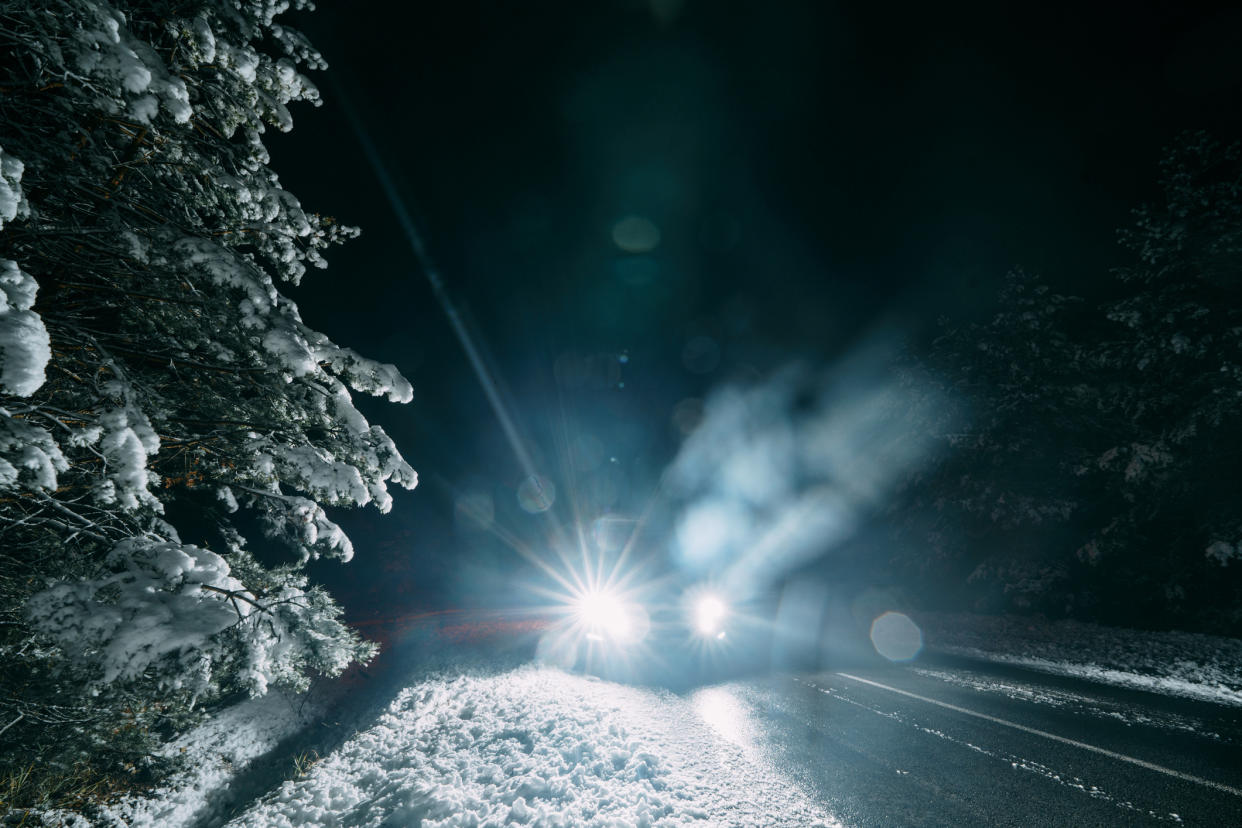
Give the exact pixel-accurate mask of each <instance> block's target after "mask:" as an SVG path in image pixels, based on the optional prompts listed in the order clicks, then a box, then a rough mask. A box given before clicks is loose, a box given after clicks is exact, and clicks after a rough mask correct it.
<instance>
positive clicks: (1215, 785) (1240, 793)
mask: <svg viewBox="0 0 1242 828" xmlns="http://www.w3.org/2000/svg"><path fill="white" fill-rule="evenodd" d="M836 675H838V676H841V677H842V678H847V679H849V680H850V681H857V682H859V683H861V684H869V685H871V686H872V687H878V688H880V689H881V690H887V691H889V692H890V693H897V694H899V695H902V696H909V697H910V698H912V699H918V700H919V701H921V702H927V703H928V704H934V705H936V706H938V707H943V708H945V709H947V710H953V711H955V712H957V713H964V714H966V715H967V716H974V717H975V718H977V719H984V720H985V721H989V722H992V723H994V724H998V725H1004V726H1005V727H1012V728H1013V729H1014V730H1021V731H1022V732H1023V733H1030V734H1032V735H1034V736H1042V737H1044V738H1045V739H1051V740H1052V741H1054V742H1060V743H1062V744H1065V745H1072V746H1074V747H1076V748H1082V749H1083V750H1089V751H1091V752H1093V753H1098V754H1100V755H1102V756H1107V757H1109V758H1110V759H1116V760H1118V761H1120V762H1129V763H1130V764H1131V765H1138V766H1139V767H1140V768H1146V769H1147V770H1150V771H1155V772H1156V773H1163V774H1165V775H1166V776H1172V777H1174V778H1176V779H1181V780H1184V781H1186V782H1193V783H1195V784H1196V785H1203V786H1204V787H1208V788H1212V789H1213V790H1217V791H1224V792H1225V793H1227V794H1233V795H1234V796H1237V797H1242V790H1239V789H1238V788H1233V787H1230V786H1229V785H1224V784H1222V783H1220V782H1213V781H1212V780H1210V779H1203V778H1201V777H1198V776H1192V775H1191V774H1189V773H1182V772H1181V771H1177V770H1173V769H1172V768H1166V767H1165V766H1164V765H1157V764H1155V763H1154V762H1146V761H1144V760H1142V759H1136V758H1134V757H1133V756H1126V755H1125V754H1124V753H1117V752H1116V751H1112V750H1108V749H1106V748H1102V747H1096V746H1095V745H1089V744H1087V743H1086V742H1080V741H1078V740H1077V739H1067V738H1066V737H1064V736H1058V735H1057V734H1055V733H1049V732H1048V731H1046V730H1037V729H1036V728H1033V727H1027V726H1026V725H1021V724H1018V723H1017V722H1011V721H1009V720H1007V719H1000V718H997V717H996V716H989V715H988V714H987V713H979V712H978V711H975V710H968V709H967V708H965V707H958V706H957V705H956V704H949V703H948V702H943V701H940V700H938V699H931V698H928V697H927V696H920V695H919V694H918V693H911V692H910V691H909V690H901V689H898V688H896V687H889V686H888V685H887V684H880V682H878V681H871V680H870V679H865V678H859V677H858V676H852V675H850V674H849V673H837V674H836Z"/></svg>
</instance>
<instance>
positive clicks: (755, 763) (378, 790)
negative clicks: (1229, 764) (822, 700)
mask: <svg viewBox="0 0 1242 828" xmlns="http://www.w3.org/2000/svg"><path fill="white" fill-rule="evenodd" d="M913 617H914V618H915V620H916V621H917V623H918V625H919V626H920V628H921V629H922V633H923V636H924V641H925V643H926V647H927V649H928V650H929V651H931V652H941V653H948V654H954V655H962V656H969V657H973V658H981V659H985V660H988V661H995V662H1003V663H1010V664H1016V665H1021V666H1025V667H1031V668H1035V669H1038V670H1042V671H1045V672H1049V673H1057V674H1063V675H1071V676H1076V677H1081V678H1087V679H1091V680H1095V681H1101V682H1106V683H1110V684H1119V685H1125V686H1130V687H1136V688H1141V689H1145V690H1154V691H1158V692H1164V693H1173V694H1178V695H1183V696H1191V697H1195V698H1199V699H1205V700H1211V701H1215V702H1223V703H1227V704H1232V705H1242V641H1239V640H1237V639H1229V638H1219V637H1212V636H1205V635H1195V634H1187V633H1150V632H1140V631H1133V630H1119V629H1110V628H1105V627H1099V626H1095V625H1090V624H1081V623H1072V622H1045V621H1038V620H1033V619H1025V618H1014V617H989V616H977V615H969V614H934V613H921V614H915V615H914V616H913ZM515 629H524V628H522V627H521V625H520V624H518V625H516V626H515V623H514V622H512V621H508V622H504V623H499V622H498V621H497V619H478V618H464V617H463V618H461V619H456V618H450V619H447V620H441V621H439V622H437V623H434V624H432V623H426V624H420V625H419V626H417V627H416V629H415V631H414V632H412V633H411V635H410V637H408V638H407V640H406V641H405V643H404V644H400V645H398V646H397V647H396V649H394V650H393V651H392V652H390V653H389V654H387V656H386V659H385V661H386V663H387V664H388V665H389V668H388V672H387V673H386V674H384V675H382V676H378V677H377V678H375V679H372V680H368V681H362V680H361V679H359V678H358V677H357V676H355V678H354V684H352V685H351V684H349V683H344V684H341V683H338V684H336V685H333V686H330V687H328V688H327V689H326V692H320V693H318V694H316V695H312V696H311V697H309V698H308V697H304V696H302V697H299V696H289V695H285V694H282V693H279V692H274V693H272V694H269V695H268V696H266V697H264V698H261V699H255V700H251V701H247V702H244V703H242V704H240V705H237V706H235V707H232V708H229V709H227V710H224V711H221V712H220V713H219V714H217V715H216V716H215V717H214V718H213V719H211V720H210V721H208V722H207V723H206V724H204V725H203V726H201V727H199V728H197V729H196V730H194V731H192V732H190V733H188V734H186V735H185V736H183V737H182V738H180V739H178V740H177V741H175V742H172V743H170V744H169V745H168V746H166V748H165V751H167V752H169V753H171V754H173V755H179V756H183V757H185V758H186V759H187V760H188V761H187V763H186V767H185V769H184V770H183V771H182V772H180V773H179V774H178V775H177V776H176V777H174V778H173V779H171V780H169V782H168V783H167V784H166V785H165V786H164V787H162V788H161V789H159V790H157V791H155V792H153V794H152V795H151V796H147V797H142V798H139V797H131V798H127V799H124V800H121V801H119V802H116V803H113V804H112V805H110V806H109V807H108V808H107V809H106V810H105V811H103V812H102V813H99V814H95V815H93V817H92V819H91V820H86V819H84V818H82V817H79V816H75V815H72V814H67V813H58V814H45V815H44V819H43V824H44V825H47V826H70V827H71V828H85V826H88V825H98V826H118V827H119V826H140V827H141V828H157V827H158V828H205V826H208V825H211V826H215V825H219V824H221V823H223V822H224V821H225V820H226V819H227V818H228V817H229V816H230V815H235V814H238V813H240V814H241V815H240V816H236V817H235V818H234V819H233V822H232V823H230V824H231V825H233V826H236V827H237V828H243V826H244V827H245V828H250V827H251V826H253V828H292V826H318V825H349V826H403V825H413V824H421V825H424V826H427V828H434V827H435V826H485V825H508V824H526V825H532V826H557V825H563V826H570V825H601V826H603V825H607V826H673V825H683V824H698V825H764V824H768V825H814V824H821V825H835V824H838V823H837V822H836V821H835V819H834V817H833V815H832V814H830V813H827V812H825V811H824V810H823V808H822V807H821V806H820V805H819V804H817V802H816V800H815V798H814V797H813V796H811V795H809V794H808V793H806V792H805V791H804V790H803V789H802V788H800V787H799V785H798V783H796V782H795V781H794V780H791V779H790V778H788V777H787V775H786V774H785V773H783V772H782V771H781V770H780V768H779V764H778V763H776V762H774V761H772V760H771V758H770V757H769V756H767V755H766V754H765V749H764V748H763V747H762V745H763V741H764V740H763V739H759V738H752V731H751V728H750V725H749V722H750V721H752V719H753V713H754V711H753V710H752V709H751V708H750V704H751V702H749V701H747V697H746V696H745V695H744V694H737V693H733V692H730V691H729V689H728V687H727V686H721V687H705V688H701V689H698V690H697V691H694V692H691V693H689V694H681V695H678V694H673V693H669V692H664V691H656V690H651V689H646V688H639V687H630V686H624V685H620V684H615V683H611V682H606V681H600V680H596V679H592V678H588V677H584V676H578V675H571V674H568V673H565V672H562V671H560V670H557V669H553V668H549V667H544V666H539V665H537V664H533V663H531V654H532V653H533V648H532V647H529V646H527V645H525V644H521V643H518V642H521V641H523V640H526V639H522V638H521V637H520V636H518V635H515V634H514V630H515ZM529 632H530V631H528V630H527V631H525V633H529ZM393 665H395V666H393ZM912 667H913V668H914V669H915V670H916V671H918V672H921V673H926V674H928V675H929V676H931V677H937V678H942V679H945V680H949V679H951V680H952V681H954V682H957V683H961V682H966V683H970V684H971V686H974V687H975V689H979V690H983V691H992V690H995V691H996V692H1002V691H1003V692H1005V693H1006V694H1008V695H1014V694H1015V693H1016V694H1018V695H1021V694H1022V693H1030V694H1039V700H1040V701H1043V702H1046V703H1049V704H1054V705H1058V706H1069V707H1073V708H1075V709H1077V707H1091V709H1092V710H1095V707H1098V704H1096V703H1095V702H1092V704H1093V705H1095V706H1094V707H1092V706H1091V705H1087V703H1086V702H1085V701H1084V700H1083V699H1081V698H1078V697H1076V696H1075V695H1074V694H1072V693H1069V692H1060V691H1056V690H1050V689H1049V688H1047V687H1043V686H1036V685H1035V684H1032V685H1030V686H1029V687H1027V686H1025V685H1022V686H1019V685H1020V684H1021V683H1020V682H1018V683H1017V684H1015V683H1014V682H1008V683H1005V684H1004V686H1003V687H1001V686H1000V685H996V681H995V679H994V678H988V677H979V676H976V675H974V674H973V673H972V672H971V671H970V670H966V669H961V670H955V671H954V672H953V673H952V675H949V674H946V675H947V676H948V678H947V679H946V678H945V676H940V675H939V674H936V673H935V670H936V668H935V666H934V664H930V663H929V664H920V663H918V662H915V663H914V664H913V665H912ZM976 685H978V686H976ZM994 685H995V686H994ZM1015 687H1016V688H1017V689H1015ZM364 697H365V698H364ZM328 714H330V715H328ZM325 715H328V717H329V718H331V719H333V720H339V721H334V722H333V724H335V725H336V726H337V727H338V731H337V732H338V733H339V734H340V736H339V738H337V740H336V741H335V742H334V743H333V744H332V745H331V747H332V748H334V749H332V750H330V751H325V752H327V753H328V755H327V756H326V757H325V758H323V759H322V760H320V761H317V762H316V763H315V764H314V765H313V766H312V767H310V768H309V770H308V771H307V772H306V773H304V774H303V775H301V776H300V777H297V778H292V779H290V777H295V776H296V774H295V772H294V769H293V767H292V762H291V757H290V756H285V754H287V753H290V751H291V750H295V751H296V749H297V747H298V745H301V744H303V743H306V744H311V743H313V740H311V741H307V738H306V737H307V734H310V733H311V732H312V731H316V729H318V728H321V727H322V725H323V724H324V717H325ZM1101 715H1113V716H1124V715H1128V714H1126V712H1125V711H1124V710H1120V709H1119V710H1118V711H1108V710H1105V711H1104V712H1103V713H1102V714H1101ZM1166 725H1167V726H1169V727H1172V728H1174V729H1178V730H1191V731H1194V732H1199V731H1200V730H1201V729H1202V728H1201V727H1200V726H1199V725H1195V724H1194V723H1189V724H1188V723H1186V722H1182V721H1181V720H1176V721H1174V720H1173V719H1170V721H1169V722H1168V723H1166ZM348 734H352V735H349V737H348V738H346V736H347V735H348ZM291 746H292V747H291ZM277 754H279V756H277ZM277 759H279V760H280V761H283V762H284V765H289V767H284V766H283V765H282V766H281V767H279V768H277V767H276V766H275V764H274V763H275V762H276V760H277ZM285 760H289V761H285ZM265 762H266V763H268V764H269V765H271V767H270V768H267V769H265V768H264V763H265ZM285 779H288V780H289V781H284V782H283V783H282V780H285ZM256 797H259V798H258V799H257V801H252V800H255V798H256ZM241 809H244V810H241Z"/></svg>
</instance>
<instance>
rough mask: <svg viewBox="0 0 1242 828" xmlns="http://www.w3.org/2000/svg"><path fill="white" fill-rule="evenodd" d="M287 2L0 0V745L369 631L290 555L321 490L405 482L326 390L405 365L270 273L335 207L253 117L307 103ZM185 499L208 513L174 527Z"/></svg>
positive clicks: (64, 759)
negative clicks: (312, 208)
mask: <svg viewBox="0 0 1242 828" xmlns="http://www.w3.org/2000/svg"><path fill="white" fill-rule="evenodd" d="M289 5H290V3H288V2H285V0H228V1H227V2H219V0H199V1H198V2H193V3H187V4H172V3H167V2H162V0H149V1H143V0H138V1H137V2H127V0H46V1H45V2H44V1H42V0H41V1H40V2H33V0H27V1H26V2H18V3H10V4H6V6H5V8H4V9H3V10H0V51H2V53H3V55H4V58H3V60H2V61H0V593H2V594H3V602H0V613H3V622H4V623H3V626H2V627H0V658H2V659H3V662H4V667H3V669H0V685H3V686H0V728H3V730H2V731H0V734H2V735H0V741H2V742H3V743H4V747H5V748H8V749H7V750H5V749H3V748H0V756H4V757H5V758H7V759H8V760H10V761H11V760H13V759H14V755H15V753H14V748H16V747H17V746H21V752H22V753H23V754H24V758H25V760H27V761H29V760H30V759H32V758H37V759H38V761H39V762H40V763H41V764H42V766H44V767H52V766H54V765H56V764H57V763H60V764H61V765H69V764H72V763H74V762H79V761H82V760H83V757H84V756H85V755H86V754H87V753H91V752H92V751H93V752H94V754H95V755H96V760H95V761H98V756H100V755H103V752H104V751H103V747H104V746H105V745H106V746H109V750H111V751H112V753H113V754H115V758H117V759H118V760H121V759H124V760H125V761H132V760H133V759H134V757H135V756H136V755H139V754H140V753H141V752H142V751H143V750H144V749H145V747H144V746H145V744H146V740H145V737H142V734H144V733H147V734H151V733H156V732H159V731H160V730H161V728H162V729H163V731H164V732H167V731H168V730H170V729H175V728H176V727H179V726H181V725H183V724H184V723H185V721H186V720H187V718H186V716H187V711H189V710H190V709H191V708H193V707H194V706H196V705H197V706H198V707H202V706H203V705H205V704H209V703H210V702H212V701H213V700H216V699H219V698H221V697H223V696H224V695H226V694H228V693H231V692H240V691H247V692H250V693H255V694H258V693H263V692H265V691H266V690H267V688H268V687H269V686H271V685H272V684H273V683H280V684H284V685H289V686H292V687H295V688H297V687H303V686H305V685H306V683H307V680H308V676H309V675H311V674H314V673H324V674H334V673H338V672H339V671H341V670H342V669H343V668H344V667H345V666H347V665H348V664H349V663H351V662H352V661H355V660H358V659H366V658H367V657H369V655H370V654H371V652H372V648H371V646H370V645H368V644H366V643H365V642H363V641H361V640H360V639H359V638H358V637H357V636H356V635H355V634H354V633H353V632H352V631H351V630H350V629H349V628H348V627H346V626H345V625H344V624H343V623H342V622H341V620H340V617H339V616H340V610H339V608H338V606H337V605H336V604H335V603H334V602H333V601H332V599H331V598H330V597H329V596H328V595H327V594H326V593H324V592H323V591H322V589H320V588H319V587H316V586H312V585H310V584H308V581H307V578H306V576H305V574H304V573H303V571H302V567H303V565H304V564H305V563H306V562H307V561H308V560H310V559H312V558H317V557H321V556H328V557H335V558H339V559H341V560H348V559H349V558H350V557H351V556H352V555H353V547H352V545H351V543H350V541H349V539H348V538H347V537H346V536H345V534H344V533H343V532H342V531H341V529H340V528H339V527H338V526H337V525H336V524H335V523H334V522H333V521H332V519H331V518H330V517H329V515H328V514H327V512H326V511H325V507H332V506H361V505H365V504H371V505H374V506H375V507H377V508H378V509H380V510H381V511H387V510H388V509H389V508H390V506H391V502H392V501H391V496H390V494H389V492H388V485H389V484H397V485H400V486H404V487H406V488H412V487H413V486H414V485H415V483H416V481H417V478H416V476H415V473H414V471H413V470H412V469H411V468H410V466H409V465H408V464H407V463H406V462H405V460H404V459H402V457H401V454H400V452H399V451H398V450H397V448H396V446H395V445H394V444H393V442H392V440H391V439H389V437H388V435H387V434H385V432H384V430H383V429H382V428H381V427H379V426H377V425H372V424H370V423H369V422H368V421H367V420H366V418H365V417H363V415H362V414H361V413H360V412H359V411H358V410H357V409H356V408H355V406H354V403H353V401H352V398H351V395H352V394H353V393H356V392H361V393H365V394H371V395H378V396H382V397H386V398H387V399H388V400H390V401H393V402H408V401H409V400H410V399H411V396H412V391H411V388H410V384H409V383H408V382H407V381H406V380H405V378H404V377H402V376H401V374H400V373H399V372H398V371H397V369H396V368H395V367H393V366H392V365H387V364H380V363H377V362H374V361H372V360H369V359H366V358H364V357H363V356H361V355H359V354H357V353H355V352H354V351H352V350H350V349H348V348H345V347H341V346H338V345H336V344H335V343H333V342H332V341H330V340H329V339H328V338H327V337H326V336H324V335H323V334H321V333H319V332H317V331H315V330H312V329H311V328H309V327H308V326H307V325H306V324H304V323H303V321H302V319H301V317H300V315H299V313H298V308H297V306H296V305H295V304H294V303H293V302H292V301H291V300H290V299H289V298H288V297H287V296H285V295H284V294H283V293H282V292H281V286H282V285H297V284H298V283H299V282H300V281H301V279H302V278H303V276H304V275H305V273H306V271H307V269H308V267H309V268H322V267H324V266H325V265H326V262H325V260H324V258H323V251H324V250H325V249H326V248H328V247H329V246H331V245H333V244H336V243H338V242H341V241H343V240H345V239H348V238H351V237H352V236H354V235H356V233H357V231H356V230H355V229H353V228H350V227H346V226H342V225H340V224H338V223H336V222H335V221H334V220H333V219H331V218H329V217H327V216H322V215H318V214H315V213H312V212H309V211H307V210H305V209H303V207H302V206H301V205H300V203H299V202H298V200H297V198H295V197H294V196H293V195H292V194H291V193H289V192H287V191H286V190H284V189H283V188H282V187H281V185H280V181H279V179H278V178H277V176H276V174H275V173H274V172H273V171H272V170H271V169H270V168H269V166H268V165H269V158H268V153H267V151H266V149H265V148H264V144H263V135H264V132H265V130H267V129H271V128H274V129H277V130H281V131H287V130H289V129H290V128H291V127H292V121H291V119H290V114H289V110H288V106H289V105H290V104H292V103H295V102H299V101H304V102H308V103H311V104H315V103H318V92H317V90H316V89H315V87H314V85H312V84H311V82H310V81H309V80H308V79H307V78H306V77H305V76H304V75H303V74H302V72H303V71H304V70H307V69H322V68H324V63H323V61H322V59H321V57H320V56H319V54H318V53H317V52H316V51H315V50H314V49H313V48H312V47H311V46H310V44H309V43H308V42H307V41H306V40H305V39H304V38H303V37H302V36H301V35H300V34H299V33H297V32H296V31H294V30H292V29H290V28H288V27H287V26H285V25H283V24H282V23H281V22H279V21H278V20H277V16H278V14H279V13H281V12H283V11H285V10H287V8H288V7H289ZM293 5H294V6H295V7H296V8H306V7H308V6H309V3H308V2H305V0H294V3H293ZM187 521H188V522H189V523H191V524H193V526H194V527H195V528H194V532H195V534H194V536H193V537H194V538H195V539H196V540H197V539H199V538H200V537H204V535H202V534H201V533H200V528H201V527H202V526H208V525H209V526H211V527H213V529H212V531H211V532H210V533H208V534H209V535H210V537H211V538H212V541H211V542H210V543H209V544H204V543H203V542H202V541H199V542H198V543H187V542H183V540H182V534H184V533H185V532H186V526H187ZM179 530H180V531H179ZM208 545H210V547H211V548H207V546H208ZM258 545H262V547H263V551H264V554H263V556H262V559H263V561H264V562H265V563H260V560H259V557H258V556H256V555H254V554H252V552H251V547H252V546H258ZM277 550H284V551H283V552H280V553H279V554H278V553H277ZM272 561H278V562H277V563H274V564H273V563H271V562H272ZM118 723H120V725H119V726H120V728H121V729H122V730H123V731H124V733H122V734H120V735H118V733H117V728H118ZM126 733H128V734H130V735H132V736H133V739H132V740H131V742H125V741H124V739H122V738H121V736H124V735H125V734H126ZM32 750H33V751H34V754H32V753H31V751H32Z"/></svg>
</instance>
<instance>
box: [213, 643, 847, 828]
mask: <svg viewBox="0 0 1242 828" xmlns="http://www.w3.org/2000/svg"><path fill="white" fill-rule="evenodd" d="M748 715H749V714H748V712H747V711H746V710H745V709H744V702H742V701H740V700H738V699H737V698H736V697H735V696H733V695H730V694H724V693H721V692H714V691H712V690H711V689H707V690H703V691H700V692H699V693H698V694H692V695H691V696H690V697H688V698H683V697H679V696H675V695H673V694H670V693H664V692H655V691H651V690H647V689H641V688H635V687H627V686H623V685H618V684H613V683H611V682H605V681H598V680H593V679H590V678H587V677H583V676H574V675H569V674H567V673H564V672H562V671H560V670H556V669H552V668H545V667H538V666H535V665H528V666H525V667H520V668H518V669H515V670H509V671H505V672H501V673H494V674H490V675H489V674H480V675H457V676H444V677H438V678H429V679H426V680H423V681H420V682H417V683H415V684H413V685H412V686H410V687H409V688H407V689H406V690H404V691H402V692H401V694H400V695H399V696H398V697H397V699H396V700H394V701H393V703H392V704H391V706H390V707H389V708H388V710H387V712H386V713H385V714H384V715H383V716H382V717H381V718H380V719H379V721H378V722H376V723H375V725H374V726H373V727H371V728H370V729H368V730H366V731H365V732H363V733H360V734H359V735H358V736H356V737H355V738H354V739H352V740H350V741H349V742H347V743H346V744H345V745H344V746H343V747H342V748H341V749H340V750H338V751H336V752H335V753H334V754H333V755H332V756H330V757H328V758H327V759H325V760H324V761H323V762H320V763H319V764H317V765H316V766H315V767H314V769H313V770H312V772H311V773H310V774H309V775H308V776H307V777H306V778H305V779H301V780H296V781H290V782H286V783H285V784H284V785H282V786H281V787H280V788H279V790H277V791H275V792H274V793H273V794H271V795H270V796H269V797H267V798H266V799H265V800H264V801H262V802H261V803H259V804H258V805H257V806H256V807H254V808H253V809H252V810H250V811H249V812H247V813H246V814H245V815H243V816H241V817H239V818H238V819H236V820H235V821H234V822H233V823H231V824H232V825H235V826H239V828H240V826H253V828H292V827H293V826H303V825H350V826H397V825H422V826H424V827H425V828H434V827H437V826H485V825H512V824H528V825H534V826H576V825H599V826H674V825H687V824H695V825H705V824H706V825H807V826H810V825H837V824H838V823H837V822H836V821H835V820H834V819H833V818H832V816H831V815H830V814H828V813H826V812H825V811H824V810H823V809H822V808H821V807H820V806H818V805H817V804H816V803H815V801H814V800H813V799H812V798H811V797H809V796H808V795H806V794H805V793H804V792H803V791H802V790H801V789H800V788H799V787H798V786H797V785H796V784H795V783H794V782H793V781H791V780H790V779H788V778H785V777H784V776H783V775H782V774H781V773H780V772H779V771H778V770H777V769H776V767H775V765H773V764H772V763H771V762H770V761H769V760H768V759H767V758H766V757H765V756H764V755H763V754H762V753H761V752H760V749H759V748H757V747H756V746H755V745H754V743H752V742H751V741H750V740H749V739H748V738H747V736H746V721H747V719H748Z"/></svg>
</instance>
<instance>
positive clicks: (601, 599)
mask: <svg viewBox="0 0 1242 828" xmlns="http://www.w3.org/2000/svg"><path fill="white" fill-rule="evenodd" d="M630 615H631V613H630V611H629V608H628V607H627V606H626V605H625V603H624V602H623V601H622V600H621V599H620V598H618V597H617V596H616V595H614V594H612V593H611V592H607V591H603V590H591V591H590V592H585V593H583V594H582V595H580V596H578V598H577V599H576V600H575V601H574V616H575V618H576V619H577V621H578V623H579V624H580V625H581V626H582V628H583V630H585V632H586V637H587V638H589V639H592V640H608V641H629V640H630V639H631V638H633V637H634V632H635V630H634V623H633V620H632V619H631V617H630Z"/></svg>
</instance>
